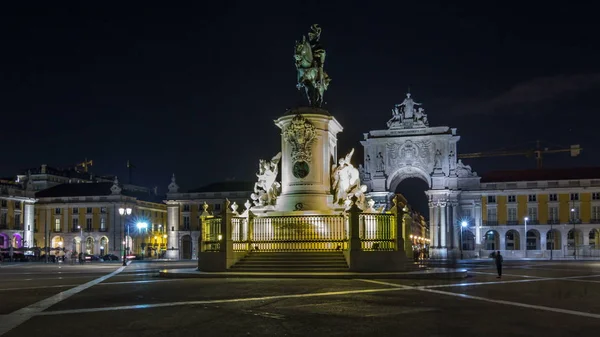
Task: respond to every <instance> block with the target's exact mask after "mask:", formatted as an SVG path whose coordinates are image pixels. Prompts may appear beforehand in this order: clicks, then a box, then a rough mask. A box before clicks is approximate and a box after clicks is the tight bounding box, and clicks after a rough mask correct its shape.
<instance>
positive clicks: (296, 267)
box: [231, 263, 347, 269]
mask: <svg viewBox="0 0 600 337" xmlns="http://www.w3.org/2000/svg"><path fill="white" fill-rule="evenodd" d="M267 267H268V268H279V269H298V268H302V269H306V268H308V269H324V268H347V265H344V264H324V265H302V266H300V265H284V264H269V263H267V264H243V265H239V264H236V265H234V266H232V267H231V268H233V269H236V268H252V269H259V268H267Z"/></svg>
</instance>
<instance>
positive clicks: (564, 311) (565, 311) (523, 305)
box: [417, 289, 600, 319]
mask: <svg viewBox="0 0 600 337" xmlns="http://www.w3.org/2000/svg"><path fill="white" fill-rule="evenodd" d="M417 290H419V291H423V292H428V293H434V294H440V295H448V296H454V297H460V298H466V299H470V300H477V301H483V302H490V303H496V304H504V305H511V306H515V307H521V308H528V309H535V310H543V311H550V312H557V313H561V314H569V315H574V316H582V317H590V318H596V319H600V315H599V314H592V313H589V312H583V311H575V310H569V309H560V308H552V307H546V306H543V305H533V304H526V303H519V302H512V301H505V300H494V299H491V298H485V297H480V296H473V295H467V294H460V293H453V292H449V291H442V290H435V289H417Z"/></svg>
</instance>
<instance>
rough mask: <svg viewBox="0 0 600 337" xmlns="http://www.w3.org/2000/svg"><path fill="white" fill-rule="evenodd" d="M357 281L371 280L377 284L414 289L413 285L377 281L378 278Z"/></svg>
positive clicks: (365, 280) (370, 281)
mask: <svg viewBox="0 0 600 337" xmlns="http://www.w3.org/2000/svg"><path fill="white" fill-rule="evenodd" d="M355 280H357V281H363V282H369V283H375V284H382V285H384V286H392V287H398V288H406V289H412V287H410V286H405V285H402V284H397V283H392V282H383V281H376V280H367V279H358V278H357V279H355Z"/></svg>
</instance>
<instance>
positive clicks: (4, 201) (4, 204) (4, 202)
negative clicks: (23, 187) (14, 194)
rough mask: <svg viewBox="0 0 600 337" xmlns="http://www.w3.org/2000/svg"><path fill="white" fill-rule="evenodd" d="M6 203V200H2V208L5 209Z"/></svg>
mask: <svg viewBox="0 0 600 337" xmlns="http://www.w3.org/2000/svg"><path fill="white" fill-rule="evenodd" d="M7 205H8V203H7V202H6V200H4V199H2V207H7Z"/></svg>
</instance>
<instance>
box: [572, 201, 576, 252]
mask: <svg viewBox="0 0 600 337" xmlns="http://www.w3.org/2000/svg"><path fill="white" fill-rule="evenodd" d="M571 222H573V258H574V259H575V260H577V236H576V233H575V208H571Z"/></svg>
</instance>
